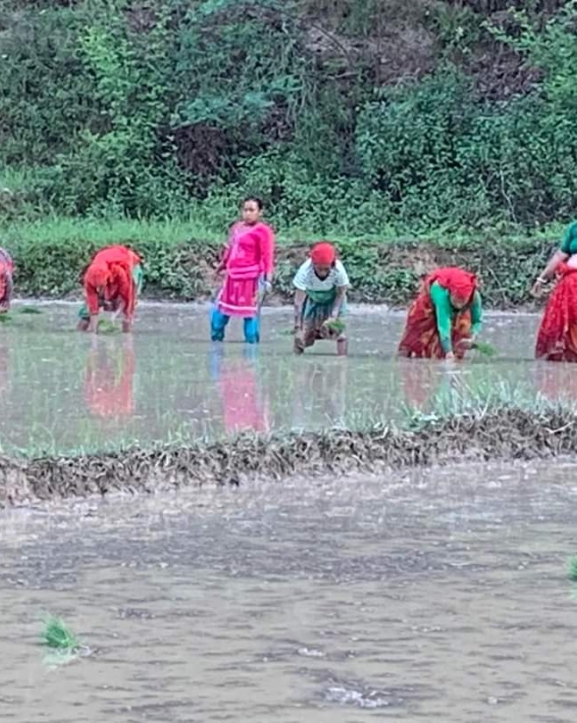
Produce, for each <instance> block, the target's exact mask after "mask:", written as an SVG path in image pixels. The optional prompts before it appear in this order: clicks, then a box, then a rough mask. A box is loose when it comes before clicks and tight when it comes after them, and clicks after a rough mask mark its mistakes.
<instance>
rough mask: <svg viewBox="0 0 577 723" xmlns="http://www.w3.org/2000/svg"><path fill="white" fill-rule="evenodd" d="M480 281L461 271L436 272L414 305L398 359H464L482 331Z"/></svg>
mask: <svg viewBox="0 0 577 723" xmlns="http://www.w3.org/2000/svg"><path fill="white" fill-rule="evenodd" d="M482 316H483V306H482V301H481V295H480V293H479V290H478V284H477V277H476V276H475V275H474V274H471V273H469V272H468V271H465V270H464V269H460V268H458V267H446V268H442V269H437V271H434V272H433V273H432V274H430V275H429V276H428V277H427V278H426V279H425V281H424V284H423V287H422V289H421V291H420V293H419V295H418V296H417V298H416V299H415V301H414V302H413V304H412V305H411V307H410V309H409V312H408V315H407V322H406V326H405V331H404V334H403V338H402V339H401V342H400V344H399V356H404V357H413V356H414V357H422V358H427V359H454V358H457V359H462V358H463V357H464V355H465V352H466V351H467V349H470V348H471V346H472V344H473V342H474V341H475V338H476V337H477V335H478V334H479V333H480V331H481V324H482Z"/></svg>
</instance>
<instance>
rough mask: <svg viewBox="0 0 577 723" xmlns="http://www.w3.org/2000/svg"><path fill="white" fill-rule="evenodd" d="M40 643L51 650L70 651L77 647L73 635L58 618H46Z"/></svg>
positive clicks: (77, 643)
mask: <svg viewBox="0 0 577 723" xmlns="http://www.w3.org/2000/svg"><path fill="white" fill-rule="evenodd" d="M42 642H43V643H44V645H46V646H47V647H49V648H52V649H53V650H60V651H72V650H75V649H76V648H78V647H79V645H80V644H79V642H78V639H77V637H76V636H75V635H74V633H73V632H72V631H71V630H70V629H69V628H68V627H67V625H66V623H65V622H64V621H63V620H61V619H60V618H54V617H48V618H47V619H46V621H45V623H44V630H43V631H42Z"/></svg>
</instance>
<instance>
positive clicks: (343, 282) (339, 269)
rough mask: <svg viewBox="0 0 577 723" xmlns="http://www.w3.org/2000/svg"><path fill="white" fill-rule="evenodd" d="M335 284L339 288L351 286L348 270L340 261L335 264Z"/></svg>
mask: <svg viewBox="0 0 577 723" xmlns="http://www.w3.org/2000/svg"><path fill="white" fill-rule="evenodd" d="M335 271H336V273H335V283H336V285H337V286H350V281H349V275H348V274H347V270H346V269H345V267H344V266H343V265H342V263H341V262H340V261H338V260H337V262H336V264H335Z"/></svg>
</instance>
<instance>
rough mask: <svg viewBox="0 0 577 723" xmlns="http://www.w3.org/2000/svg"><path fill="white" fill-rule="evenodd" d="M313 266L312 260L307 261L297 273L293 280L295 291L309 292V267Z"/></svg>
mask: <svg viewBox="0 0 577 723" xmlns="http://www.w3.org/2000/svg"><path fill="white" fill-rule="evenodd" d="M310 265H311V261H310V259H307V260H306V261H305V262H304V264H302V265H301V267H300V268H299V270H298V271H297V272H296V274H295V277H294V279H293V286H294V287H295V289H298V290H299V291H306V290H307V272H308V270H309V267H310Z"/></svg>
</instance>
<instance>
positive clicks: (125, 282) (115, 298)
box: [84, 246, 141, 318]
mask: <svg viewBox="0 0 577 723" xmlns="http://www.w3.org/2000/svg"><path fill="white" fill-rule="evenodd" d="M140 263H141V259H140V257H139V256H138V254H136V253H135V252H134V251H132V250H131V249H129V248H127V247H126V246H108V247H107V248H105V249H102V250H101V251H99V252H98V253H97V254H95V256H94V257H93V259H92V261H91V262H90V265H89V267H88V269H87V270H86V273H85V274H84V293H85V296H86V305H87V307H88V312H89V313H90V314H91V315H93V314H98V311H99V308H100V305H101V299H102V298H103V299H104V301H108V302H111V303H112V304H116V305H118V304H122V307H123V310H124V313H125V315H126V316H127V318H132V316H133V314H134V308H135V305H136V285H135V282H134V279H133V276H132V272H133V269H134V267H135V266H138V265H139V264H140Z"/></svg>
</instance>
